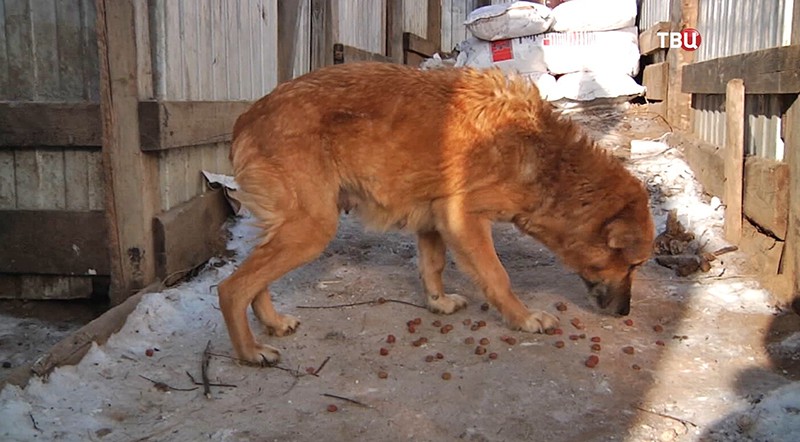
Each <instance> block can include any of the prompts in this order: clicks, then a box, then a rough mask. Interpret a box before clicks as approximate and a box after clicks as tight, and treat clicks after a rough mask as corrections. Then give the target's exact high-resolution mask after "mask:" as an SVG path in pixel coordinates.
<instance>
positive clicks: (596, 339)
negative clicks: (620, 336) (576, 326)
mask: <svg viewBox="0 0 800 442" xmlns="http://www.w3.org/2000/svg"><path fill="white" fill-rule="evenodd" d="M590 341H592V342H600V336H592V339H590Z"/></svg>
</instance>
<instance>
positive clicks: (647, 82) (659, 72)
mask: <svg viewBox="0 0 800 442" xmlns="http://www.w3.org/2000/svg"><path fill="white" fill-rule="evenodd" d="M642 85H643V86H644V87H646V88H647V89H646V91H645V97H647V99H649V100H659V101H661V100H666V99H667V90H668V88H669V66H668V65H667V63H666V62H664V63H656V64H651V65H647V66H645V68H644V72H643V73H642Z"/></svg>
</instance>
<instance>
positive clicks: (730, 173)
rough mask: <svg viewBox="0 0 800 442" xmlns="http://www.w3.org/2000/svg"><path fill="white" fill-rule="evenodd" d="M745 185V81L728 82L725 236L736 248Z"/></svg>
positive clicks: (739, 233)
mask: <svg viewBox="0 0 800 442" xmlns="http://www.w3.org/2000/svg"><path fill="white" fill-rule="evenodd" d="M743 182H744V81H742V80H741V79H738V78H736V79H733V80H731V81H729V82H728V87H727V91H726V93H725V237H726V238H727V239H728V241H730V242H732V243H733V244H736V245H738V244H739V241H740V240H741V239H742V189H743Z"/></svg>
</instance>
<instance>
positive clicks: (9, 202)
mask: <svg viewBox="0 0 800 442" xmlns="http://www.w3.org/2000/svg"><path fill="white" fill-rule="evenodd" d="M14 169H15V168H14V151H12V150H0V210H4V209H5V210H7V209H15V208H16V207H17V185H16V173H15V171H14Z"/></svg>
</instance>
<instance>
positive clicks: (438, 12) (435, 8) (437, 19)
mask: <svg viewBox="0 0 800 442" xmlns="http://www.w3.org/2000/svg"><path fill="white" fill-rule="evenodd" d="M425 39H426V40H429V41H432V42H434V43H435V44H436V50H437V51H439V50H440V49H441V48H442V1H441V0H428V20H427V32H426V33H425Z"/></svg>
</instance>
